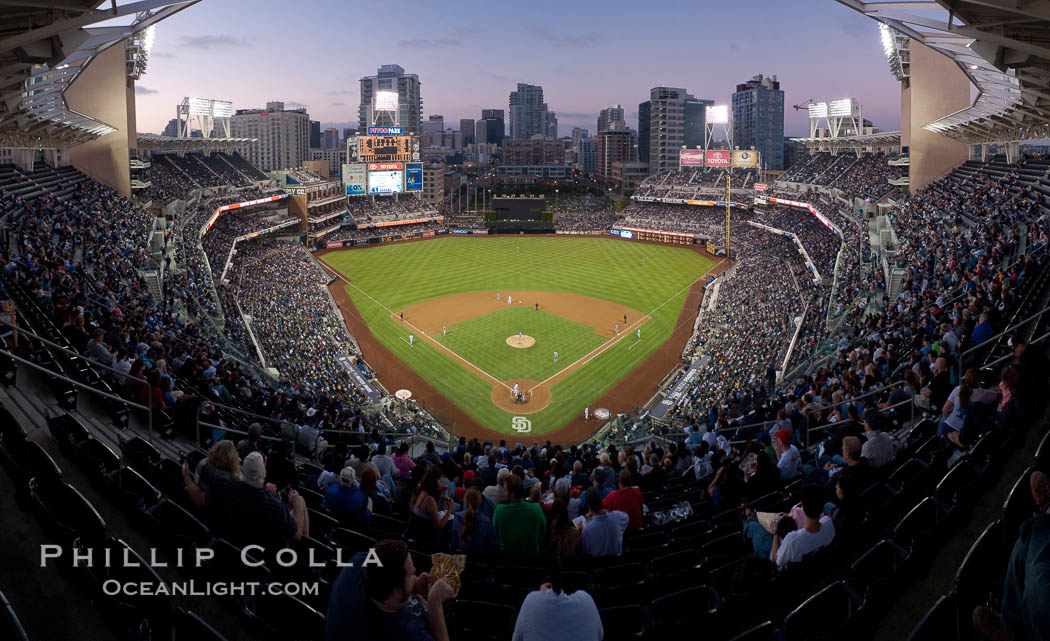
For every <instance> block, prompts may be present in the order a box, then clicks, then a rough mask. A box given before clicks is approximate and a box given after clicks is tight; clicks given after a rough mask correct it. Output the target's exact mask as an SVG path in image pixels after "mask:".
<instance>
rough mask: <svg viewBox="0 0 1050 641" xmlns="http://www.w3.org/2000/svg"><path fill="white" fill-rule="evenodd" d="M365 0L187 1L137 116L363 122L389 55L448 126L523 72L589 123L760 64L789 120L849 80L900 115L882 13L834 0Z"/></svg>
mask: <svg viewBox="0 0 1050 641" xmlns="http://www.w3.org/2000/svg"><path fill="white" fill-rule="evenodd" d="M508 4H509V3H508ZM369 6H370V5H368V4H367V3H366V4H361V3H350V2H343V1H340V0H302V1H301V2H298V3H288V2H286V1H284V2H277V1H275V0H258V1H255V2H247V1H245V0H204V1H203V2H201V3H199V4H197V5H195V6H193V7H191V8H189V9H187V10H185V11H182V12H180V13H179V14H177V15H176V16H174V17H172V18H170V19H168V20H167V21H165V22H162V23H160V24H159V25H158V27H157V34H156V42H155V45H154V50H153V56H152V58H151V60H150V65H149V69H148V71H147V73H146V75H144V76H143V77H142V78H141V79H140V80H139V82H138V86H137V93H138V127H139V130H140V131H143V132H160V131H161V130H162V129H163V128H164V125H165V124H167V122H168V120H169V119H171V118H173V117H174V116H175V105H176V104H177V103H179V102H180V101H181V100H182V98H183V97H184V96H187V95H191V96H200V97H206V98H216V99H225V100H231V101H233V104H234V108H235V109H239V108H252V107H264V106H265V103H266V101H267V100H283V101H284V102H285V104H286V106H292V107H298V106H306V107H307V109H308V111H309V112H310V117H311V119H313V120H320V121H321V123H322V127H325V126H336V127H343V126H352V127H356V126H357V105H358V101H359V95H358V93H359V92H358V82H357V81H358V79H359V78H360V77H362V76H366V75H372V74H374V73H375V71H376V69H377V68H378V67H379V66H380V65H381V64H391V63H393V64H399V65H401V66H402V67H404V68H405V70H406V71H407V72H408V73H416V74H418V75H419V79H420V82H421V83H422V95H423V114H424V115H423V118H424V120H425V119H426V118H427V116H429V115H431V114H441V115H443V116H444V117H445V122H446V126H451V127H452V128H455V129H458V128H459V119H460V118H478V117H480V115H481V109H483V108H489V107H492V108H502V109H506V108H507V96H508V94H509V93H510V91H511V90H513V89H514V86H515V84H516V83H518V82H528V83H532V84H538V85H541V86H543V89H544V97H545V99H546V102H547V104H548V106H549V108H550V109H552V110H554V111H555V112H557V114H558V124H559V134H560V135H568V134H569V133H570V132H571V130H572V127H574V126H576V127H586V128H588V129H589V130H590V131H591V133H593V132H594V129H595V127H596V120H597V117H598V111H599V110H600V109H601V108H603V107H606V106H609V105H612V104H617V103H619V104H622V105H623V107H624V111H625V113H626V114H627V119H628V125H629V126H632V127H636V126H637V117H638V113H637V112H638V103H640V102H643V101H645V100H647V99H648V97H649V89H650V88H651V87H654V86H660V85H667V86H674V87H685V88H686V89H688V90H689V91H690V92H691V93H692V94H693V95H695V96H696V97H698V98H711V99H714V100H716V101H717V102H718V103H728V101H729V98H730V95H731V94H732V92H733V91H734V89H735V86H736V84H737V83H740V82H744V81H746V80H748V79H749V78H751V76H753V75H755V74H759V73H762V74H766V75H771V74H776V75H777V78H778V79H779V80H780V82H781V88H782V89H783V90H784V92H785V107H786V110H785V130H786V134H787V135H791V136H798V135H806V134H808V125H807V116H806V112H805V111H798V112H796V111H795V110H794V109H792V108H791V105H795V104H803V103H805V102H806V100H807V99H809V98H813V99H815V100H833V99H836V98H843V97H849V96H852V97H855V98H857V100H858V101H860V103H861V104H862V105H863V106H864V115H865V117H866V118H868V119H870V120H872V121H873V122H874V123H875V125H876V126H878V127H880V128H881V129H883V130H885V131H891V130H896V129H899V127H900V104H899V101H900V91H899V87H898V84H897V82H896V81H895V80H894V79H893V77H892V76H891V75H890V72H889V68H888V66H887V64H886V60H885V57H884V55H883V52H882V47H881V45H880V43H879V34H878V29H877V26H876V24H875V23H874V22H873V21H871V20H868V19H866V18H864V17H862V16H860V15H859V14H857V13H855V12H853V11H850V10H849V9H847V8H845V7H843V6H841V5H839V4H837V3H835V2H833V1H832V0H788V1H783V0H776V1H774V0H743V1H738V2H692V3H683V2H669V1H667V0H658V1H657V2H656V3H653V4H640V3H637V2H630V3H628V2H623V1H622V0H612V1H611V2H610V1H605V2H586V1H584V2H570V3H564V2H557V3H556V2H553V1H552V0H534V1H533V2H531V3H524V4H520V3H514V6H515V7H517V10H512V7H511V6H499V3H492V2H481V1H477V0H465V1H463V2H459V3H456V5H455V9H454V10H447V9H444V8H439V7H438V6H437V5H435V4H434V3H432V2H421V1H418V0H403V1H402V2H399V3H397V4H396V5H390V7H396V12H395V11H394V10H393V9H391V8H386V9H380V6H381V5H374V6H373V7H372V9H370V8H369ZM439 9H440V11H439ZM523 16H524V17H523ZM552 16H557V20H554V19H552ZM505 25H507V26H505ZM510 25H513V26H510Z"/></svg>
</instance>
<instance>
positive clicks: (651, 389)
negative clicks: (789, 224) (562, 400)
mask: <svg viewBox="0 0 1050 641" xmlns="http://www.w3.org/2000/svg"><path fill="white" fill-rule="evenodd" d="M627 242H630V241H627ZM336 251H338V250H336ZM349 251H353V250H349ZM694 251H697V252H698V253H703V254H704V255H705V256H709V257H712V258H716V259H718V260H721V261H722V262H719V263H717V264H716V265H715V266H714V267H713V268H712V269H711V270H710V271H709V272H708V273H709V274H711V275H716V274H719V273H721V272H723V271H725V270H726V269H728V268H729V267H730V266H731V263H730V262H729V261H726V260H724V259H721V258H718V257H715V256H713V255H711V254H709V253H707V252H705V251H703V250H700V249H698V248H694ZM324 253H328V252H327V251H321V252H318V254H317V256H318V257H320V255H323V254H324ZM325 269H327V270H328V271H329V272H330V273H332V274H334V275H337V276H338V274H337V272H335V271H334V270H332V269H331V268H329V267H328V266H325ZM704 286H705V279H703V278H700V279H699V280H697V281H696V282H695V283H693V285H692V286H691V287H690V288H689V292H688V294H687V295H686V299H685V303H684V304H683V305H682V309H681V311H680V312H679V314H678V318H677V320H676V323H675V327H674V329H673V330H672V332H671V336H670V337H669V338H668V339H667V340H666V341H665V342H664V343H663V344H662V345H660V347H658V348H657V349H656V351H654V352H653V353H652V354H650V355H649V356H648V357H647V358H646V359H645V360H644V361H642V363H641V364H640V365H638V366H637V367H635V368H634V369H633V370H631V371H630V372H629V373H628V374H627V375H626V376H624V377H623V378H622V379H621V380H620V381H619V382H618V383H616V385H614V386H613V387H612V389H610V390H609V391H608V392H606V393H605V394H603V395H602V396H601V397H600V398H599V399H597V400H596V401H595V402H594V403H592V405H591V407H592V409H594V408H599V407H604V408H608V409H609V410H610V411H611V412H612V413H613V414H615V413H616V412H619V411H630V410H632V409H633V408H635V407H638V406H641V405H643V404H644V403H645V402H646V401H648V400H649V399H650V398H651V397H652V396H653V394H655V393H656V391H657V387H658V385H659V383H660V381H661V380H662V379H663V378H664V377H665V376H666V375H667V374H668V373H670V371H671V370H672V369H674V368H675V367H677V366H678V365H679V364H681V353H682V348H683V347H684V346H685V342H686V340H688V339H689V336H690V335H691V334H692V331H693V322H694V320H695V319H696V314H697V311H698V307H699V305H700V301H701V300H702V299H703V293H704ZM329 288H330V290H331V292H332V296H333V297H334V298H335V301H336V304H337V305H338V306H339V309H340V311H341V312H342V315H343V319H344V321H345V322H346V326H347V328H348V329H349V330H350V333H351V334H353V336H354V337H355V338H356V339H357V342H358V344H359V345H360V347H361V351H362V352H363V354H364V357H365V360H366V361H367V362H368V364H369V365H370V366H371V367H372V369H373V370H374V371H375V373H376V377H377V378H378V379H379V381H380V382H381V383H382V384H383V386H384V387H386V388H387V389H390V390H394V389H400V388H407V389H411V390H412V394H413V399H414V400H416V401H417V402H418V403H419V404H420V405H421V406H422V407H424V408H426V409H427V410H429V411H431V412H433V413H435V414H436V415H437V416H438V417H440V418H441V419H442V420H445V421H449V422H454V423H455V435H456V436H466V437H475V436H476V437H478V438H480V439H483V440H496V441H498V440H499V439H501V438H503V439H506V438H508V437H510V438H513V437H514V436H515V435H513V434H508V433H505V432H497V431H495V430H492V429H489V428H486V427H484V426H482V425H481V424H480V423H478V422H477V421H476V420H474V419H473V418H472V417H471V416H470V415H469V414H467V413H466V412H465V411H464V410H462V409H460V408H459V407H458V406H457V405H456V404H455V403H453V402H452V401H450V400H449V399H448V398H446V397H445V396H444V395H443V394H441V393H440V392H438V391H437V390H436V389H435V388H434V387H433V386H432V385H431V384H430V383H428V382H427V381H426V379H424V378H423V377H421V376H420V375H419V374H417V373H416V372H415V371H414V370H413V369H412V368H411V367H409V366H408V365H407V364H405V363H404V362H403V361H401V360H400V359H399V358H397V357H396V356H395V355H394V354H393V353H392V352H391V351H390V350H389V349H388V348H387V347H386V346H385V345H383V344H382V343H381V342H380V341H379V340H378V339H376V338H375V336H374V335H373V334H372V331H371V330H370V329H369V327H368V325H367V323H365V322H364V319H362V318H361V314H360V313H359V312H358V310H357V308H356V307H355V306H354V303H353V301H352V300H351V298H350V295H349V293H348V292H347V289H346V281H344V280H343V279H342V277H341V276H338V277H337V278H336V279H335V280H334V281H333V282H332V283H331V285H330V286H329ZM509 293H510V295H511V296H512V299H513V300H514V301H515V306H516V305H517V300H516V299H517V296H516V295H515V294H516V292H513V291H511V292H509ZM525 293H526V292H518V293H517V294H521V295H523V299H522V300H523V301H524V302H523V303H522V304H523V305H530V306H531V305H533V304H534V303H535V302H539V303H540V306H541V309H544V310H545V311H547V312H549V313H556V312H555V311H554V309H553V307H552V306H554V305H558V303H556V302H555V300H556V299H555V298H552V296H553V297H557V298H560V297H561V296H567V297H572V298H576V299H580V298H583V299H587V298H588V297H583V296H576V295H571V294H560V293H552V292H530V293H531V294H535V295H537V296H538V298H536V300H530V298H529V297H527V296H524V294H525ZM503 295H505V293H504V292H501V299H502V297H503ZM459 296H472V294H463V295H457V296H450V297H443V298H440V299H435V300H431V301H425V302H423V303H419V304H417V305H413V306H412V307H410V308H408V309H406V310H405V312H406V313H405V320H406V321H410V320H412V317H415V318H416V319H417V320H419V321H420V323H425V324H424V325H419V326H420V327H421V328H422V329H423V330H424V331H425V332H426V333H427V334H428V335H429V334H432V333H437V332H440V331H441V326H442V324H445V325H452V324H455V323H456V322H462V321H465V320H469V319H471V318H475V317H476V316H478V315H479V314H481V313H487V312H488V311H496V310H498V309H504V308H506V307H507V304H506V302H505V300H503V302H502V306H499V305H500V301H496V299H495V292H491V301H490V302H485V303H483V304H484V305H485V306H486V308H487V307H488V306H490V305H493V304H494V306H493V308H492V309H488V310H487V311H484V312H483V311H480V310H473V311H471V312H469V314H468V315H465V316H464V317H462V318H460V319H459V320H458V321H457V320H454V318H453V316H451V314H453V313H455V314H467V312H461V311H449V310H448V308H446V307H445V306H446V305H447V301H449V300H450V299H454V298H458V297H459ZM589 300H592V301H597V300H598V299H589ZM598 302H599V303H601V304H603V305H607V306H610V308H611V307H616V308H617V310H616V313H615V314H611V315H610V312H612V311H613V310H612V309H609V310H606V313H604V314H601V315H600V318H601V319H605V318H607V317H609V318H612V319H616V318H619V320H622V319H623V314H625V313H626V314H627V315H628V326H631V325H632V324H634V323H635V322H636V321H637V320H639V319H640V318H641V317H642V316H643V314H641V313H640V312H638V311H636V310H630V309H629V308H625V307H624V306H622V305H616V304H614V303H611V302H609V301H598ZM431 303H433V304H437V303H441V308H444V309H445V311H441V310H439V309H437V308H435V314H436V315H437V316H438V317H435V318H431V317H430V315H429V314H426V315H424V316H422V317H420V316H418V315H417V314H418V313H419V312H420V311H421V310H422V309H425V308H426V306H427V305H428V304H431ZM559 309H560V307H559ZM573 309H574V311H570V310H569V309H565V311H564V314H563V313H557V315H558V316H563V317H565V318H568V319H569V320H574V321H575V322H579V323H582V324H586V325H589V326H592V327H596V326H595V325H594V324H593V323H592V322H588V321H587V320H583V319H579V315H580V314H582V313H586V312H584V311H581V310H580V309H579V308H573ZM453 310H454V308H453ZM438 312H440V313H438ZM568 314H574V315H575V317H574V316H569V315H568ZM440 316H444V318H443V319H442V318H440ZM591 318H592V319H593V317H591ZM615 322H616V321H615V320H611V321H610V322H608V323H607V324H608V325H609V327H608V328H607V331H608V334H607V335H608V336H609V337H615V336H616V333H615V331H614V329H613V323H615ZM603 324H605V322H604V321H603ZM638 326H639V325H634V326H633V328H632V330H631V331H634V328H637V327H638ZM620 333H621V335H623V334H624V333H625V332H624V331H623V327H622V326H621V332H620ZM603 335H604V334H603ZM427 338H428V340H429V336H428V337H427ZM435 344H436V342H435ZM602 347H605V346H604V345H603V346H602ZM599 349H601V348H599ZM572 371H573V370H572V369H571V368H570V369H567V370H564V371H562V372H559V374H557V375H556V376H555V377H553V378H552V379H551V380H550V381H548V382H546V385H551V384H553V383H554V382H556V381H557V380H559V379H560V378H561V377H563V376H567V375H568V374H570V373H571V372H572ZM496 382H497V383H499V384H500V387H499V388H498V389H502V390H504V394H506V390H505V388H504V387H502V385H503V384H504V382H503V381H496ZM496 389H497V388H496V386H495V385H494V391H493V398H492V401H493V402H494V403H496V404H497V406H499V407H501V409H506V410H508V411H517V412H521V413H531V412H534V411H539V409H542V408H541V407H540V408H538V409H535V410H531V408H526V407H523V406H522V405H515V404H514V403H513V401H512V400H511V399H510V395H509V394H506V395H505V396H502V395H501V396H502V397H503V399H504V401H503V402H502V403H500V402H497V398H496V394H497V393H496ZM525 389H529V388H528V387H525ZM540 394H542V395H543V396H546V397H547V399H548V400H546V402H544V403H543V405H546V404H547V403H549V402H550V401H549V388H548V391H547V392H546V393H543V392H540ZM533 396H534V398H535V399H536V401H537V405H538V404H539V402H542V401H543V397H542V396H541V395H539V394H537V393H536V391H534V394H533ZM504 403H506V404H508V405H509V407H504V406H503V405H504ZM523 410H524V411H523ZM530 410H531V411H530ZM598 426H599V422H598V421H597V420H595V419H594V418H591V419H590V420H588V421H585V420H584V419H583V415H582V414H581V415H579V416H577V417H576V418H574V419H572V420H571V421H569V422H568V423H566V424H565V425H564V426H563V427H561V428H559V429H557V430H555V431H553V432H548V433H546V434H543V435H542V438H543V439H544V440H548V439H549V440H550V441H551V442H561V443H577V442H581V441H584V440H586V439H587V438H588V437H590V436H591V434H592V433H593V432H594V430H595V429H597V428H598ZM526 438H528V437H526ZM537 438H540V437H537Z"/></svg>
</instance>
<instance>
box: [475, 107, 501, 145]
mask: <svg viewBox="0 0 1050 641" xmlns="http://www.w3.org/2000/svg"><path fill="white" fill-rule="evenodd" d="M478 122H484V123H485V142H490V143H495V144H497V145H500V146H502V145H503V137H504V136H505V135H506V124H505V122H506V120H505V119H504V117H503V110H502V109H482V110H481V120H479V121H478ZM479 142H480V141H479Z"/></svg>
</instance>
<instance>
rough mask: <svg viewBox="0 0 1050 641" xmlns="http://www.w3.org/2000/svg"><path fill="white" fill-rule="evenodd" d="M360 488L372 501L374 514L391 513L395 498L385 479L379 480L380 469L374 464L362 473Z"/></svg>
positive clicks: (370, 464)
mask: <svg viewBox="0 0 1050 641" xmlns="http://www.w3.org/2000/svg"><path fill="white" fill-rule="evenodd" d="M358 487H359V488H360V489H361V491H362V492H364V494H365V496H367V497H368V498H369V500H371V501H372V507H371V508H369V509H371V510H372V513H373V514H386V513H387V512H389V511H390V502H391V500H392V499H393V496H392V495H391V494H390V488H389V487H387V484H386V483H385V482H384V481H383V479H381V478H379V468H377V467H376V466H375V465H374V464H373V463H369V464H368V465H366V466H365V469H364V470H362V471H361V480H360V481H358Z"/></svg>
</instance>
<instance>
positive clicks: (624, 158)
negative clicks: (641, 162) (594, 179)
mask: <svg viewBox="0 0 1050 641" xmlns="http://www.w3.org/2000/svg"><path fill="white" fill-rule="evenodd" d="M635 159H636V156H635V152H634V132H633V131H631V130H630V129H607V130H605V131H601V132H599V133H598V149H597V159H596V161H595V166H594V173H595V174H596V175H597V176H598V177H599V178H603V179H605V180H610V179H611V178H612V164H613V163H614V162H633V161H634V160H635Z"/></svg>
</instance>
